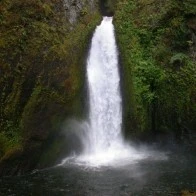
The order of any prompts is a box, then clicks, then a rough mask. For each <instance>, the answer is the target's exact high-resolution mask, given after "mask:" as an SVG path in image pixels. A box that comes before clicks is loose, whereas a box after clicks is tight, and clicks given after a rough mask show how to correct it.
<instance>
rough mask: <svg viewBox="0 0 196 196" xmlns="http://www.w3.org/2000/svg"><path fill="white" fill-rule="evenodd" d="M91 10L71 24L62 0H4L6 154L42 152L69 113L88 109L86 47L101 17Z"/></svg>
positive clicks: (0, 69)
mask: <svg viewBox="0 0 196 196" xmlns="http://www.w3.org/2000/svg"><path fill="white" fill-rule="evenodd" d="M89 10H90V7H88V6H86V7H85V8H84V9H83V10H82V11H81V13H79V14H78V15H79V16H78V17H79V18H78V21H77V23H76V24H72V25H71V24H70V23H69V22H68V18H67V17H65V15H66V14H65V10H64V8H63V2H61V1H57V0H49V1H48V0H47V1H45V0H43V1H39V0H38V1H37V0H15V1H12V0H3V1H1V3H0V26H1V27H0V28H1V31H0V89H1V90H0V160H1V158H2V160H3V159H4V157H7V155H8V154H13V153H9V152H10V151H12V152H14V151H15V150H16V151H17V149H19V148H20V149H23V150H24V153H25V151H28V152H30V153H32V154H31V156H33V153H34V151H35V148H37V150H36V151H35V152H36V154H40V153H42V152H41V147H42V146H44V143H45V141H46V140H47V138H48V137H50V135H51V134H53V132H54V131H56V130H58V128H59V126H60V123H62V122H63V121H64V120H65V118H66V117H67V116H68V115H69V116H70V115H73V114H75V115H78V116H81V115H82V110H83V108H82V105H81V101H80V99H81V96H82V93H81V92H82V87H83V82H84V75H85V74H84V62H85V55H86V49H87V47H88V40H89V38H90V36H91V33H92V31H93V29H94V28H95V26H96V25H97V24H98V22H99V21H100V15H99V13H98V12H97V11H94V12H93V13H92V11H89ZM38 149H39V150H38ZM29 156H30V154H29ZM36 156H37V155H36ZM26 159H28V157H27V158H26ZM35 161H36V160H35Z"/></svg>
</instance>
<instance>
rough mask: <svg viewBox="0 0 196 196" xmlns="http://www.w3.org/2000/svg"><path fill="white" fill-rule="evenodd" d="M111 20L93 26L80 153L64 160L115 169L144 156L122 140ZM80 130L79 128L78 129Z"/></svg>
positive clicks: (118, 80)
mask: <svg viewBox="0 0 196 196" xmlns="http://www.w3.org/2000/svg"><path fill="white" fill-rule="evenodd" d="M112 19H113V18H112V17H103V20H102V22H101V24H100V25H99V26H97V28H96V30H95V32H94V35H93V38H92V42H91V48H90V51H89V56H88V59H87V82H88V92H89V118H88V120H87V122H85V123H82V124H81V126H82V125H85V126H83V128H82V130H85V133H84V132H83V131H82V132H81V133H80V135H81V137H80V138H81V141H82V144H83V145H84V151H83V153H82V154H81V155H79V156H76V155H74V156H72V157H68V158H66V159H64V160H63V161H62V163H61V164H60V165H63V164H65V163H67V162H71V163H76V164H79V165H87V166H93V167H94V166H95V167H97V166H109V165H111V166H114V165H115V166H116V165H122V164H123V165H124V164H128V163H130V162H132V161H134V160H138V159H143V158H144V157H146V156H147V154H148V153H146V152H145V153H144V152H139V151H136V150H135V149H134V148H133V147H131V146H130V145H128V144H126V143H125V141H124V139H123V137H122V130H121V126H122V98H121V91H120V74H119V68H118V51H117V45H116V40H115V32H114V26H113V24H112ZM80 130H81V129H80Z"/></svg>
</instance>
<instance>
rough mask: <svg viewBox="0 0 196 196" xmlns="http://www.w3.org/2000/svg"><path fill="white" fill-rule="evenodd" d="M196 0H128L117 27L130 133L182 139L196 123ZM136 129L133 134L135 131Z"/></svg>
mask: <svg viewBox="0 0 196 196" xmlns="http://www.w3.org/2000/svg"><path fill="white" fill-rule="evenodd" d="M195 6H196V3H195V1H193V0H190V1H182V2H179V1H177V0H175V1H171V0H166V1H164V2H163V1H159V0H158V1H155V0H151V1H147V0H137V1H135V0H133V1H128V0H122V1H119V2H118V4H117V10H116V12H115V25H116V34H117V39H118V44H119V47H120V54H121V58H122V65H123V72H124V78H123V79H124V83H125V93H126V94H125V102H126V105H125V110H126V111H125V112H126V114H125V124H126V127H129V133H130V134H132V135H134V134H135V135H138V134H141V133H142V132H146V131H147V133H148V132H153V133H157V132H172V131H175V134H176V135H179V136H180V135H181V134H182V132H183V129H184V128H187V129H190V130H191V129H193V128H194V127H195V121H196V102H195V100H196V64H195V59H194V58H195V57H194V53H193V50H194V49H193V47H195V46H193V44H195V43H194V40H193V38H192V37H193V36H192V35H193V34H194V30H195V29H191V28H190V27H189V26H188V21H189V20H191V19H192V18H194V17H195V14H196V13H195V12H196V7H195ZM130 127H132V128H131V130H130Z"/></svg>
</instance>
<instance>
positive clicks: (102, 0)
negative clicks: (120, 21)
mask: <svg viewBox="0 0 196 196" xmlns="http://www.w3.org/2000/svg"><path fill="white" fill-rule="evenodd" d="M112 4H113V1H112V0H99V7H100V12H101V14H102V15H103V16H113V15H114V10H113V5H112Z"/></svg>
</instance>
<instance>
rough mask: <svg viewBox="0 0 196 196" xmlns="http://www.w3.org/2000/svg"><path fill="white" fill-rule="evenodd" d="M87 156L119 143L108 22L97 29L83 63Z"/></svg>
mask: <svg viewBox="0 0 196 196" xmlns="http://www.w3.org/2000/svg"><path fill="white" fill-rule="evenodd" d="M87 78H88V88H89V102H90V111H89V123H90V132H89V139H90V145H89V149H87V150H89V152H90V153H93V154H98V153H101V152H104V151H105V150H108V149H109V148H111V147H113V146H114V145H116V144H119V143H121V142H122V137H121V123H122V109H121V102H122V101H121V95H120V77H119V71H118V53H117V48H116V43H115V36H114V28H113V24H112V18H109V17H104V19H103V21H102V23H101V25H100V26H98V27H97V29H96V31H95V33H94V36H93V39H92V45H91V49H90V53H89V58H88V62H87Z"/></svg>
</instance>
